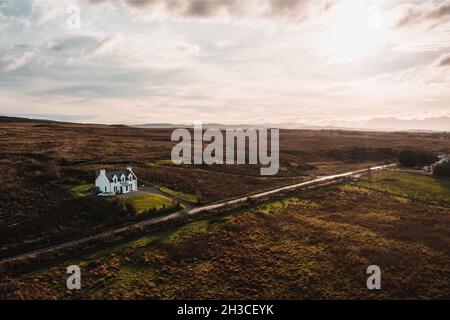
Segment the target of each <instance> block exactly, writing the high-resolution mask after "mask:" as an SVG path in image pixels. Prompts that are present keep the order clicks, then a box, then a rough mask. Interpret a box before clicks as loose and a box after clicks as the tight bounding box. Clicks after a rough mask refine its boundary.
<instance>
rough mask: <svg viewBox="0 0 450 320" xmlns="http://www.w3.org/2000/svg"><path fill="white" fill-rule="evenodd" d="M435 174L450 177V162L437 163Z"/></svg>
mask: <svg viewBox="0 0 450 320" xmlns="http://www.w3.org/2000/svg"><path fill="white" fill-rule="evenodd" d="M433 175H435V176H441V177H450V162H444V163H440V164H438V165H436V166H435V167H434V169H433Z"/></svg>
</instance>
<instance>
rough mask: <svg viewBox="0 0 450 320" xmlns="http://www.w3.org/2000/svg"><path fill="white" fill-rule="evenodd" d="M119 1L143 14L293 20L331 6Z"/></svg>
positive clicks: (299, 1) (285, 0) (279, 1)
mask: <svg viewBox="0 0 450 320" xmlns="http://www.w3.org/2000/svg"><path fill="white" fill-rule="evenodd" d="M108 1H109V0H90V3H91V4H94V5H97V4H101V3H106V2H108ZM122 4H124V5H125V6H126V7H128V8H129V9H132V10H136V11H141V12H144V13H146V14H148V13H155V12H160V13H161V12H163V13H164V14H165V16H169V17H173V18H192V19H195V18H202V19H213V18H217V17H229V18H235V19H246V18H266V19H278V18H286V19H291V20H295V21H300V20H303V19H305V18H306V17H307V16H308V13H309V11H310V9H311V7H312V6H315V7H320V8H321V10H323V11H326V10H328V8H329V7H330V2H329V1H325V0H320V1H318V0H316V1H312V0H246V1H242V0H214V1H211V0H165V1H163V0H122Z"/></svg>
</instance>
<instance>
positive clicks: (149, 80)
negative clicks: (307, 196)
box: [0, 0, 450, 124]
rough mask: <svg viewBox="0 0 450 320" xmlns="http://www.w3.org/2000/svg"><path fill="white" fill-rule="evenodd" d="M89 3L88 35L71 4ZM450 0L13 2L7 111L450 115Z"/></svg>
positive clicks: (216, 116) (179, 119) (2, 81)
mask: <svg viewBox="0 0 450 320" xmlns="http://www.w3.org/2000/svg"><path fill="white" fill-rule="evenodd" d="M71 5H76V6H78V7H79V8H80V9H81V29H79V30H71V29H69V28H68V27H67V19H68V18H69V16H70V14H68V12H67V8H68V7H69V6H71ZM449 8H450V1H447V0H446V1H415V0H411V1H407V0H384V1H383V0H373V1H372V0H367V1H358V0H341V1H328V0H323V1H322V0H317V1H316V0H315V1H312V0H248V1H242V0H241V1H238V0H214V1H206V0H167V1H162V0H18V1H15V0H0V114H7V115H34V116H41V117H48V118H53V119H70V120H71V121H83V122H102V123H119V122H120V123H150V122H175V123H186V122H191V121H204V122H227V123H242V122H247V123H261V122H272V123H276V122H302V123H311V124H340V123H342V122H348V121H350V122H351V121H353V122H354V123H358V122H360V121H362V120H364V119H369V118H372V117H379V116H399V117H407V118H411V117H424V116H437V115H444V114H450V11H449Z"/></svg>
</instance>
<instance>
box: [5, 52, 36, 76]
mask: <svg viewBox="0 0 450 320" xmlns="http://www.w3.org/2000/svg"><path fill="white" fill-rule="evenodd" d="M33 56H34V53H33V52H32V51H26V52H24V53H23V54H22V55H21V56H19V57H11V58H6V59H3V60H4V61H5V60H6V65H5V66H4V67H3V69H4V70H5V71H15V70H18V69H20V68H22V67H24V66H25V65H26V64H28V62H30V61H31V59H32V58H33Z"/></svg>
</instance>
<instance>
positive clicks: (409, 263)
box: [0, 171, 450, 299]
mask: <svg viewBox="0 0 450 320" xmlns="http://www.w3.org/2000/svg"><path fill="white" fill-rule="evenodd" d="M417 187H418V189H416V188H417ZM442 188H444V189H442ZM443 190H444V193H442V191H443ZM399 195H401V196H399ZM410 198H411V199H414V198H417V199H426V202H422V201H412V200H410ZM449 201H450V195H449V193H448V180H445V179H436V178H433V177H429V176H423V175H418V174H416V173H411V172H397V171H386V172H380V173H376V174H373V175H372V176H371V177H368V178H367V179H363V180H361V181H360V182H357V183H354V182H348V183H345V184H340V185H336V186H331V187H326V188H321V189H317V190H310V191H298V192H294V193H292V194H290V195H289V196H287V197H286V198H285V199H282V200H277V201H272V202H268V203H265V204H261V205H258V206H256V207H254V208H251V209H247V210H238V211H235V212H233V213H231V214H227V215H218V216H213V217H209V218H208V219H203V220H199V221H194V222H191V223H188V224H186V225H184V226H181V227H176V228H175V227H174V228H170V229H165V230H162V231H160V232H152V233H149V234H148V235H146V236H143V237H141V238H139V239H135V240H130V241H128V242H126V243H123V244H120V245H117V246H113V247H109V248H105V249H103V250H100V251H98V252H97V253H95V254H91V255H87V256H84V257H82V258H80V259H72V260H70V261H66V262H63V263H61V262H60V263H57V264H55V265H54V266H52V267H50V268H46V269H45V270H41V271H36V272H34V273H30V274H26V275H23V276H20V277H17V278H10V279H8V280H6V281H3V282H2V284H1V285H0V292H3V296H4V297H8V298H14V297H16V298H17V297H20V298H65V299H73V298H83V299H93V298H100V299H102V298H120V299H131V298H132V299H135V298H137V299H143V298H145V299H149V298H150V299H156V298H159V299H161V298H162V299H202V298H210V299H218V298H228V299H256V298H258V299H306V298H308V299H318V298H332V299H341V298H350V299H362V298H364V299H366V298H367V299H384V298H396V299H406V298H412V299H417V298H448V297H449V296H450V209H449V208H447V207H443V206H441V205H440V204H442V205H447V203H448V202H449ZM69 264H79V265H80V266H81V267H82V272H83V284H82V286H83V289H82V290H81V291H79V292H76V293H72V294H70V295H69V294H68V293H67V291H66V290H65V289H64V283H65V279H66V274H65V267H66V266H67V265H69ZM372 264H376V265H378V266H380V268H381V270H382V290H379V291H369V290H367V288H366V279H367V276H368V275H367V274H366V268H367V266H369V265H372ZM0 295H1V294H0Z"/></svg>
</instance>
